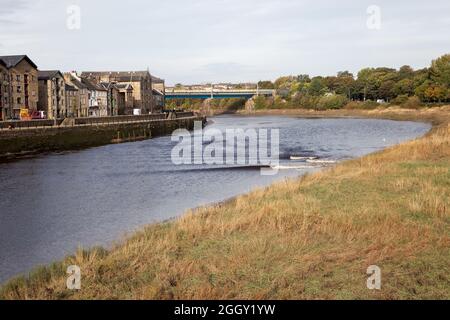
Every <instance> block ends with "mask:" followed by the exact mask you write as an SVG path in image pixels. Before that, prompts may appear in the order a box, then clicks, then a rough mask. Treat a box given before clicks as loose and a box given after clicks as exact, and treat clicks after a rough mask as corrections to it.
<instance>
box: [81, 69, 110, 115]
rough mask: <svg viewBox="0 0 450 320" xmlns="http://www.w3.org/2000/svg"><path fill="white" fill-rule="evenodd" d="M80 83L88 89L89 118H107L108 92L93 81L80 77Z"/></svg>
mask: <svg viewBox="0 0 450 320" xmlns="http://www.w3.org/2000/svg"><path fill="white" fill-rule="evenodd" d="M81 82H82V83H83V84H84V85H85V86H86V87H87V89H88V98H89V109H88V116H89V117H106V116H108V90H106V89H105V88H104V87H103V86H102V85H100V84H97V83H96V82H95V81H93V80H91V79H87V78H83V77H81Z"/></svg>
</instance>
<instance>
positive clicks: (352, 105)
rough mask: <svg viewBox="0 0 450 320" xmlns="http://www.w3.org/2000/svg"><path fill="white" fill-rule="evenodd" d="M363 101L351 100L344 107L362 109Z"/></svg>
mask: <svg viewBox="0 0 450 320" xmlns="http://www.w3.org/2000/svg"><path fill="white" fill-rule="evenodd" d="M362 104H363V103H362V102H361V101H350V102H349V103H347V104H346V105H345V107H344V109H349V110H354V109H362Z"/></svg>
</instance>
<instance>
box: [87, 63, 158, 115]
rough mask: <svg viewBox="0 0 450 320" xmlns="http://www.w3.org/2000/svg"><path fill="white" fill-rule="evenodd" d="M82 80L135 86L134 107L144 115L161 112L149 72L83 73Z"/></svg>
mask: <svg viewBox="0 0 450 320" xmlns="http://www.w3.org/2000/svg"><path fill="white" fill-rule="evenodd" d="M81 77H82V78H88V79H90V80H93V81H95V82H96V83H100V82H113V83H116V84H130V85H132V86H133V107H134V108H135V109H140V111H141V113H142V114H148V113H158V112H160V111H161V109H160V108H158V107H157V106H156V105H155V101H154V99H153V89H152V76H151V75H150V72H148V71H121V72H112V71H103V72H90V71H87V72H83V73H82V74H81Z"/></svg>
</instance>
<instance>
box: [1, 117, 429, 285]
mask: <svg viewBox="0 0 450 320" xmlns="http://www.w3.org/2000/svg"><path fill="white" fill-rule="evenodd" d="M213 120H214V124H212V125H211V127H212V128H217V129H221V130H225V129H226V128H243V129H246V128H268V129H270V128H278V129H279V130H280V158H281V160H280V166H279V169H282V170H280V171H279V173H278V174H277V175H276V176H263V175H261V174H260V171H259V168H255V167H253V168H242V167H241V168H239V169H236V168H234V169H230V168H229V167H226V166H225V165H221V166H219V167H214V166H189V165H182V166H175V165H173V164H172V162H171V150H172V147H173V146H174V145H175V144H176V143H175V142H171V139H170V137H161V138H156V139H153V140H147V141H141V142H135V143H127V144H120V145H108V146H103V147H99V148H93V149H89V150H84V151H78V152H73V153H65V154H53V155H45V156H41V157H37V158H34V159H28V160H23V161H19V162H15V163H6V164H0V181H1V183H0V203H1V206H0V282H3V281H5V280H7V279H8V278H10V277H11V276H14V275H16V274H18V273H21V272H26V271H28V270H30V269H31V268H33V267H34V266H36V265H38V264H45V263H48V262H51V261H53V260H56V259H60V258H62V257H64V256H65V255H67V254H71V253H73V252H74V251H75V250H76V248H77V247H78V246H83V247H90V246H93V245H108V244H110V243H111V242H112V241H114V240H117V239H120V238H121V237H122V236H123V235H124V234H125V233H127V232H132V231H133V230H135V229H136V228H139V227H140V226H142V225H144V224H148V223H152V222H158V221H163V220H166V219H169V218H172V217H176V216H179V215H180V214H182V213H183V212H184V211H185V210H186V209H188V208H193V207H197V206H199V205H204V204H208V203H212V202H216V201H221V200H225V199H227V198H229V197H232V196H235V195H237V194H240V193H243V192H247V191H249V190H251V189H252V188H254V187H255V186H264V185H268V184H270V183H271V182H273V181H274V180H276V179H282V178H284V177H292V176H297V175H299V174H303V173H305V172H308V171H311V170H314V169H311V168H313V167H315V166H317V165H318V163H314V162H311V161H307V160H308V159H306V158H309V157H311V158H310V159H309V160H314V159H319V160H321V159H322V160H324V159H325V160H327V159H329V160H330V159H331V160H340V159H347V158H352V157H358V156H361V155H364V154H368V153H371V152H374V151H376V150H380V149H382V148H385V147H387V146H390V145H393V144H396V143H399V142H401V141H405V140H408V139H412V138H415V137H417V136H420V135H422V134H424V133H425V132H426V131H427V130H429V128H430V126H429V125H426V124H421V123H413V122H395V121H387V120H371V119H364V120H363V119H296V118H288V117H271V116H268V117H236V116H221V117H216V118H214V119H213ZM291 157H292V160H291ZM302 157H305V159H303V158H302ZM299 158H302V159H299ZM292 167H295V169H292Z"/></svg>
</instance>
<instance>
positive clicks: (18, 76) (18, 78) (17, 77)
mask: <svg viewBox="0 0 450 320" xmlns="http://www.w3.org/2000/svg"><path fill="white" fill-rule="evenodd" d="M16 80H17V81H18V82H19V81H20V74H18V75H16Z"/></svg>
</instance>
